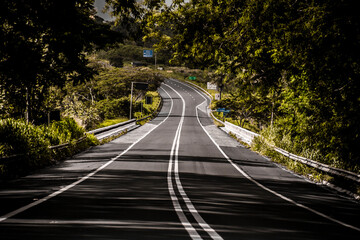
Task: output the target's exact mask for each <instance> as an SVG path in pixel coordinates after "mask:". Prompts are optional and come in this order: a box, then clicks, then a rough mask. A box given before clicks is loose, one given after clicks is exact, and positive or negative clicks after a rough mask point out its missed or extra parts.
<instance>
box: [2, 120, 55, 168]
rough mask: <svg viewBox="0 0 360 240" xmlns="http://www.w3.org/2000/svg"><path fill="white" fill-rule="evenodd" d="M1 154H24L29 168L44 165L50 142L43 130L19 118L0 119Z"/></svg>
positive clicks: (48, 156)
mask: <svg viewBox="0 0 360 240" xmlns="http://www.w3.org/2000/svg"><path fill="white" fill-rule="evenodd" d="M0 145H1V146H2V155H3V156H10V155H24V156H23V158H25V159H27V161H26V162H27V163H28V166H29V167H30V168H32V167H35V166H42V165H45V164H46V162H47V160H48V159H50V151H49V148H48V147H49V146H50V142H49V140H48V139H46V138H45V134H44V131H42V130H41V128H39V127H35V126H33V125H32V124H27V123H25V122H24V121H21V120H14V119H4V120H0Z"/></svg>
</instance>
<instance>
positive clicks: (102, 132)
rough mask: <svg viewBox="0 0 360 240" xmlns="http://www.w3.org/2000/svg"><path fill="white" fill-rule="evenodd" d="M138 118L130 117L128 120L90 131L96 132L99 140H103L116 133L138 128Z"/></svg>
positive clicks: (91, 132)
mask: <svg viewBox="0 0 360 240" xmlns="http://www.w3.org/2000/svg"><path fill="white" fill-rule="evenodd" d="M135 125H136V119H130V120H128V121H126V122H121V123H117V124H114V125H111V126H107V127H103V128H98V129H95V130H92V131H89V132H88V133H90V134H94V135H95V137H96V138H97V139H99V140H102V139H104V138H107V137H111V136H114V135H117V134H119V133H121V132H123V131H128V130H130V129H134V128H136V126H135Z"/></svg>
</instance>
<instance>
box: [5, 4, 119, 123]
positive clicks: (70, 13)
mask: <svg viewBox="0 0 360 240" xmlns="http://www.w3.org/2000/svg"><path fill="white" fill-rule="evenodd" d="M93 15H94V9H93V1H85V0H76V1H74V0H56V1H47V0H34V1H23V0H11V1H10V0H3V1H1V3H0V23H1V25H0V39H1V42H0V88H1V92H0V93H1V94H2V95H4V97H5V99H6V104H4V103H3V104H2V105H3V109H2V111H3V112H2V114H8V115H11V116H14V115H16V114H21V113H23V112H24V110H25V108H26V105H27V104H28V105H30V106H29V108H31V109H33V111H32V112H33V114H32V119H36V118H37V117H38V116H36V114H38V113H39V109H41V107H43V103H44V101H45V99H46V97H47V96H48V89H49V87H50V86H53V85H58V86H62V85H64V83H65V82H66V81H67V80H71V81H75V82H81V81H83V80H85V79H89V78H91V77H92V75H93V73H94V72H93V71H92V69H91V68H88V67H87V63H88V61H87V59H86V55H85V53H86V52H88V51H91V49H92V48H93V47H94V44H95V46H98V47H99V46H102V45H104V44H106V43H107V41H108V40H107V39H109V38H107V37H108V36H112V37H113V38H114V37H116V36H115V34H113V33H112V31H110V27H109V26H106V25H102V24H97V23H96V21H95V20H94V17H93ZM26 96H27V97H26ZM4 106H5V107H6V108H5V107H4Z"/></svg>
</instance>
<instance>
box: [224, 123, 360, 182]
mask: <svg viewBox="0 0 360 240" xmlns="http://www.w3.org/2000/svg"><path fill="white" fill-rule="evenodd" d="M225 128H226V130H227V131H229V132H232V133H233V134H235V135H236V137H237V138H240V139H241V140H242V141H244V142H246V143H248V144H251V142H252V140H253V139H254V137H258V136H260V135H259V134H257V133H254V132H251V131H249V130H247V129H244V128H241V127H239V126H236V125H234V124H232V123H229V122H227V121H225ZM272 147H273V148H274V150H275V151H276V152H278V153H280V154H282V155H284V156H286V157H288V158H290V159H292V160H294V161H299V162H301V163H303V164H305V165H307V166H310V167H313V168H315V169H318V170H320V171H323V172H326V173H328V174H330V175H336V176H340V177H343V178H345V179H348V180H351V181H354V182H357V183H360V174H356V173H353V172H350V171H346V170H343V169H339V168H335V167H331V166H329V165H326V164H323V163H320V162H317V161H314V160H311V159H308V158H305V157H301V156H298V155H295V154H292V153H290V152H288V151H285V150H284V149H281V148H278V147H276V146H272Z"/></svg>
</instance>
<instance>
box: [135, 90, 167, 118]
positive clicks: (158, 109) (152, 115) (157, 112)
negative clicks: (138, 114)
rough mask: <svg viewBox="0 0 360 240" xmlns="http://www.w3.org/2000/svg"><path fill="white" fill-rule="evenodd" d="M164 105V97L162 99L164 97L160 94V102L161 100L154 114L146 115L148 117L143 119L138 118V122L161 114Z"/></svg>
mask: <svg viewBox="0 0 360 240" xmlns="http://www.w3.org/2000/svg"><path fill="white" fill-rule="evenodd" d="M159 96H160V95H159ZM162 106H163V99H162V97H161V96H160V102H159V104H158V106H157V108H156V110H155V111H154V112H153V113H152V114H150V115H149V116H146V117H144V118H141V119H137V120H136V123H139V122H141V121H144V120H147V119H149V118H153V117H155V116H157V115H158V114H159V112H160V110H161V108H162Z"/></svg>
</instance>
